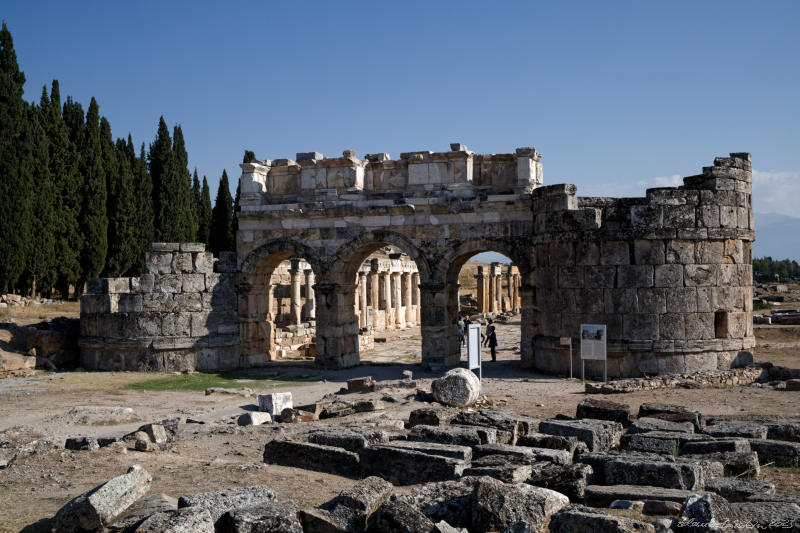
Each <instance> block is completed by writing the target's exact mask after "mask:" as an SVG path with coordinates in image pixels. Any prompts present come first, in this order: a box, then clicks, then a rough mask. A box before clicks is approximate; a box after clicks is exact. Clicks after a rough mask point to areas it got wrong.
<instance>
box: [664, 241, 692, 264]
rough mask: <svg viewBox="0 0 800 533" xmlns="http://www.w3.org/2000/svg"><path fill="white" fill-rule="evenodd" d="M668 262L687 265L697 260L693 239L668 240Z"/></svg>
mask: <svg viewBox="0 0 800 533" xmlns="http://www.w3.org/2000/svg"><path fill="white" fill-rule="evenodd" d="M665 259H666V262H667V263H674V264H680V265H687V264H690V263H694V262H695V245H694V242H693V241H675V240H670V241H667V251H666V257H665Z"/></svg>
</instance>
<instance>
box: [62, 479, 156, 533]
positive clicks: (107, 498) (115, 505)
mask: <svg viewBox="0 0 800 533" xmlns="http://www.w3.org/2000/svg"><path fill="white" fill-rule="evenodd" d="M151 481H152V477H151V476H150V474H149V473H148V472H147V470H145V469H144V468H142V467H141V466H139V465H133V466H132V467H130V468H129V469H128V472H127V473H126V474H123V475H121V476H117V477H115V478H112V479H110V480H108V481H106V482H105V483H103V484H102V485H99V486H97V487H95V488H94V489H92V490H90V491H89V492H85V493H83V494H81V495H80V496H77V497H76V498H74V499H73V500H71V501H70V502H69V503H67V504H66V505H65V506H64V507H62V508H61V509H59V511H58V512H57V513H56V515H55V517H54V518H53V521H52V527H53V529H54V530H56V531H60V532H65V533H68V532H72V531H75V532H77V531H86V530H88V531H95V530H102V529H103V528H104V527H105V526H107V525H109V524H111V523H112V522H113V521H114V520H115V519H116V518H117V517H118V516H120V515H121V514H122V513H123V512H124V511H125V510H126V509H128V507H130V506H131V505H133V503H134V502H135V501H136V500H138V499H139V498H141V497H142V496H144V495H145V494H146V493H147V491H148V490H149V489H150V482H151Z"/></svg>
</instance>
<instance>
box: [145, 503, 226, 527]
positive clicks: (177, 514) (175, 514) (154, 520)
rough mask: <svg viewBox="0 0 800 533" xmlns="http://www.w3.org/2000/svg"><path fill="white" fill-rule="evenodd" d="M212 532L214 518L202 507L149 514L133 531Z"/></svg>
mask: <svg viewBox="0 0 800 533" xmlns="http://www.w3.org/2000/svg"><path fill="white" fill-rule="evenodd" d="M190 531H191V532H192V533H214V519H213V518H212V516H211V512H210V511H209V510H208V509H206V508H203V507H187V508H184V509H178V510H177V511H164V512H161V513H156V514H154V515H151V516H150V517H149V518H147V520H145V521H144V522H142V523H141V524H140V525H139V527H137V528H136V530H135V533H188V532H190Z"/></svg>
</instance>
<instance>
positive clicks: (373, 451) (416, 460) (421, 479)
mask: <svg viewBox="0 0 800 533" xmlns="http://www.w3.org/2000/svg"><path fill="white" fill-rule="evenodd" d="M360 458H361V468H362V471H363V473H364V474H365V475H374V476H380V477H382V478H384V479H386V480H388V481H390V482H391V483H394V484H397V485H413V484H415V483H425V482H428V481H445V480H449V479H455V478H458V477H460V476H461V475H462V474H463V473H464V469H465V468H467V466H468V465H469V464H468V463H466V462H464V461H460V460H458V459H453V458H451V457H442V456H441V455H429V454H426V453H421V452H418V451H413V450H405V449H402V448H394V447H392V446H383V445H376V446H372V447H369V448H364V449H363V450H362V451H361V453H360Z"/></svg>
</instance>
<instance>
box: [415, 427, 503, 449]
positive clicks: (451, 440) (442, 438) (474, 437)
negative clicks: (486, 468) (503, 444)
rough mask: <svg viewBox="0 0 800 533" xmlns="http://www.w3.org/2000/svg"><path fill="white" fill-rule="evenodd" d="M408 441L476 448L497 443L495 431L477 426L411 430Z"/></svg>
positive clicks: (417, 428) (416, 428)
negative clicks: (480, 445) (479, 445)
mask: <svg viewBox="0 0 800 533" xmlns="http://www.w3.org/2000/svg"><path fill="white" fill-rule="evenodd" d="M408 438H409V440H420V441H429V442H439V443H442V444H458V445H461V446H477V445H478V444H489V443H494V442H497V430H495V429H494V428H484V427H478V426H453V425H449V426H424V425H418V426H414V427H413V428H411V432H410V433H409V434H408Z"/></svg>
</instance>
